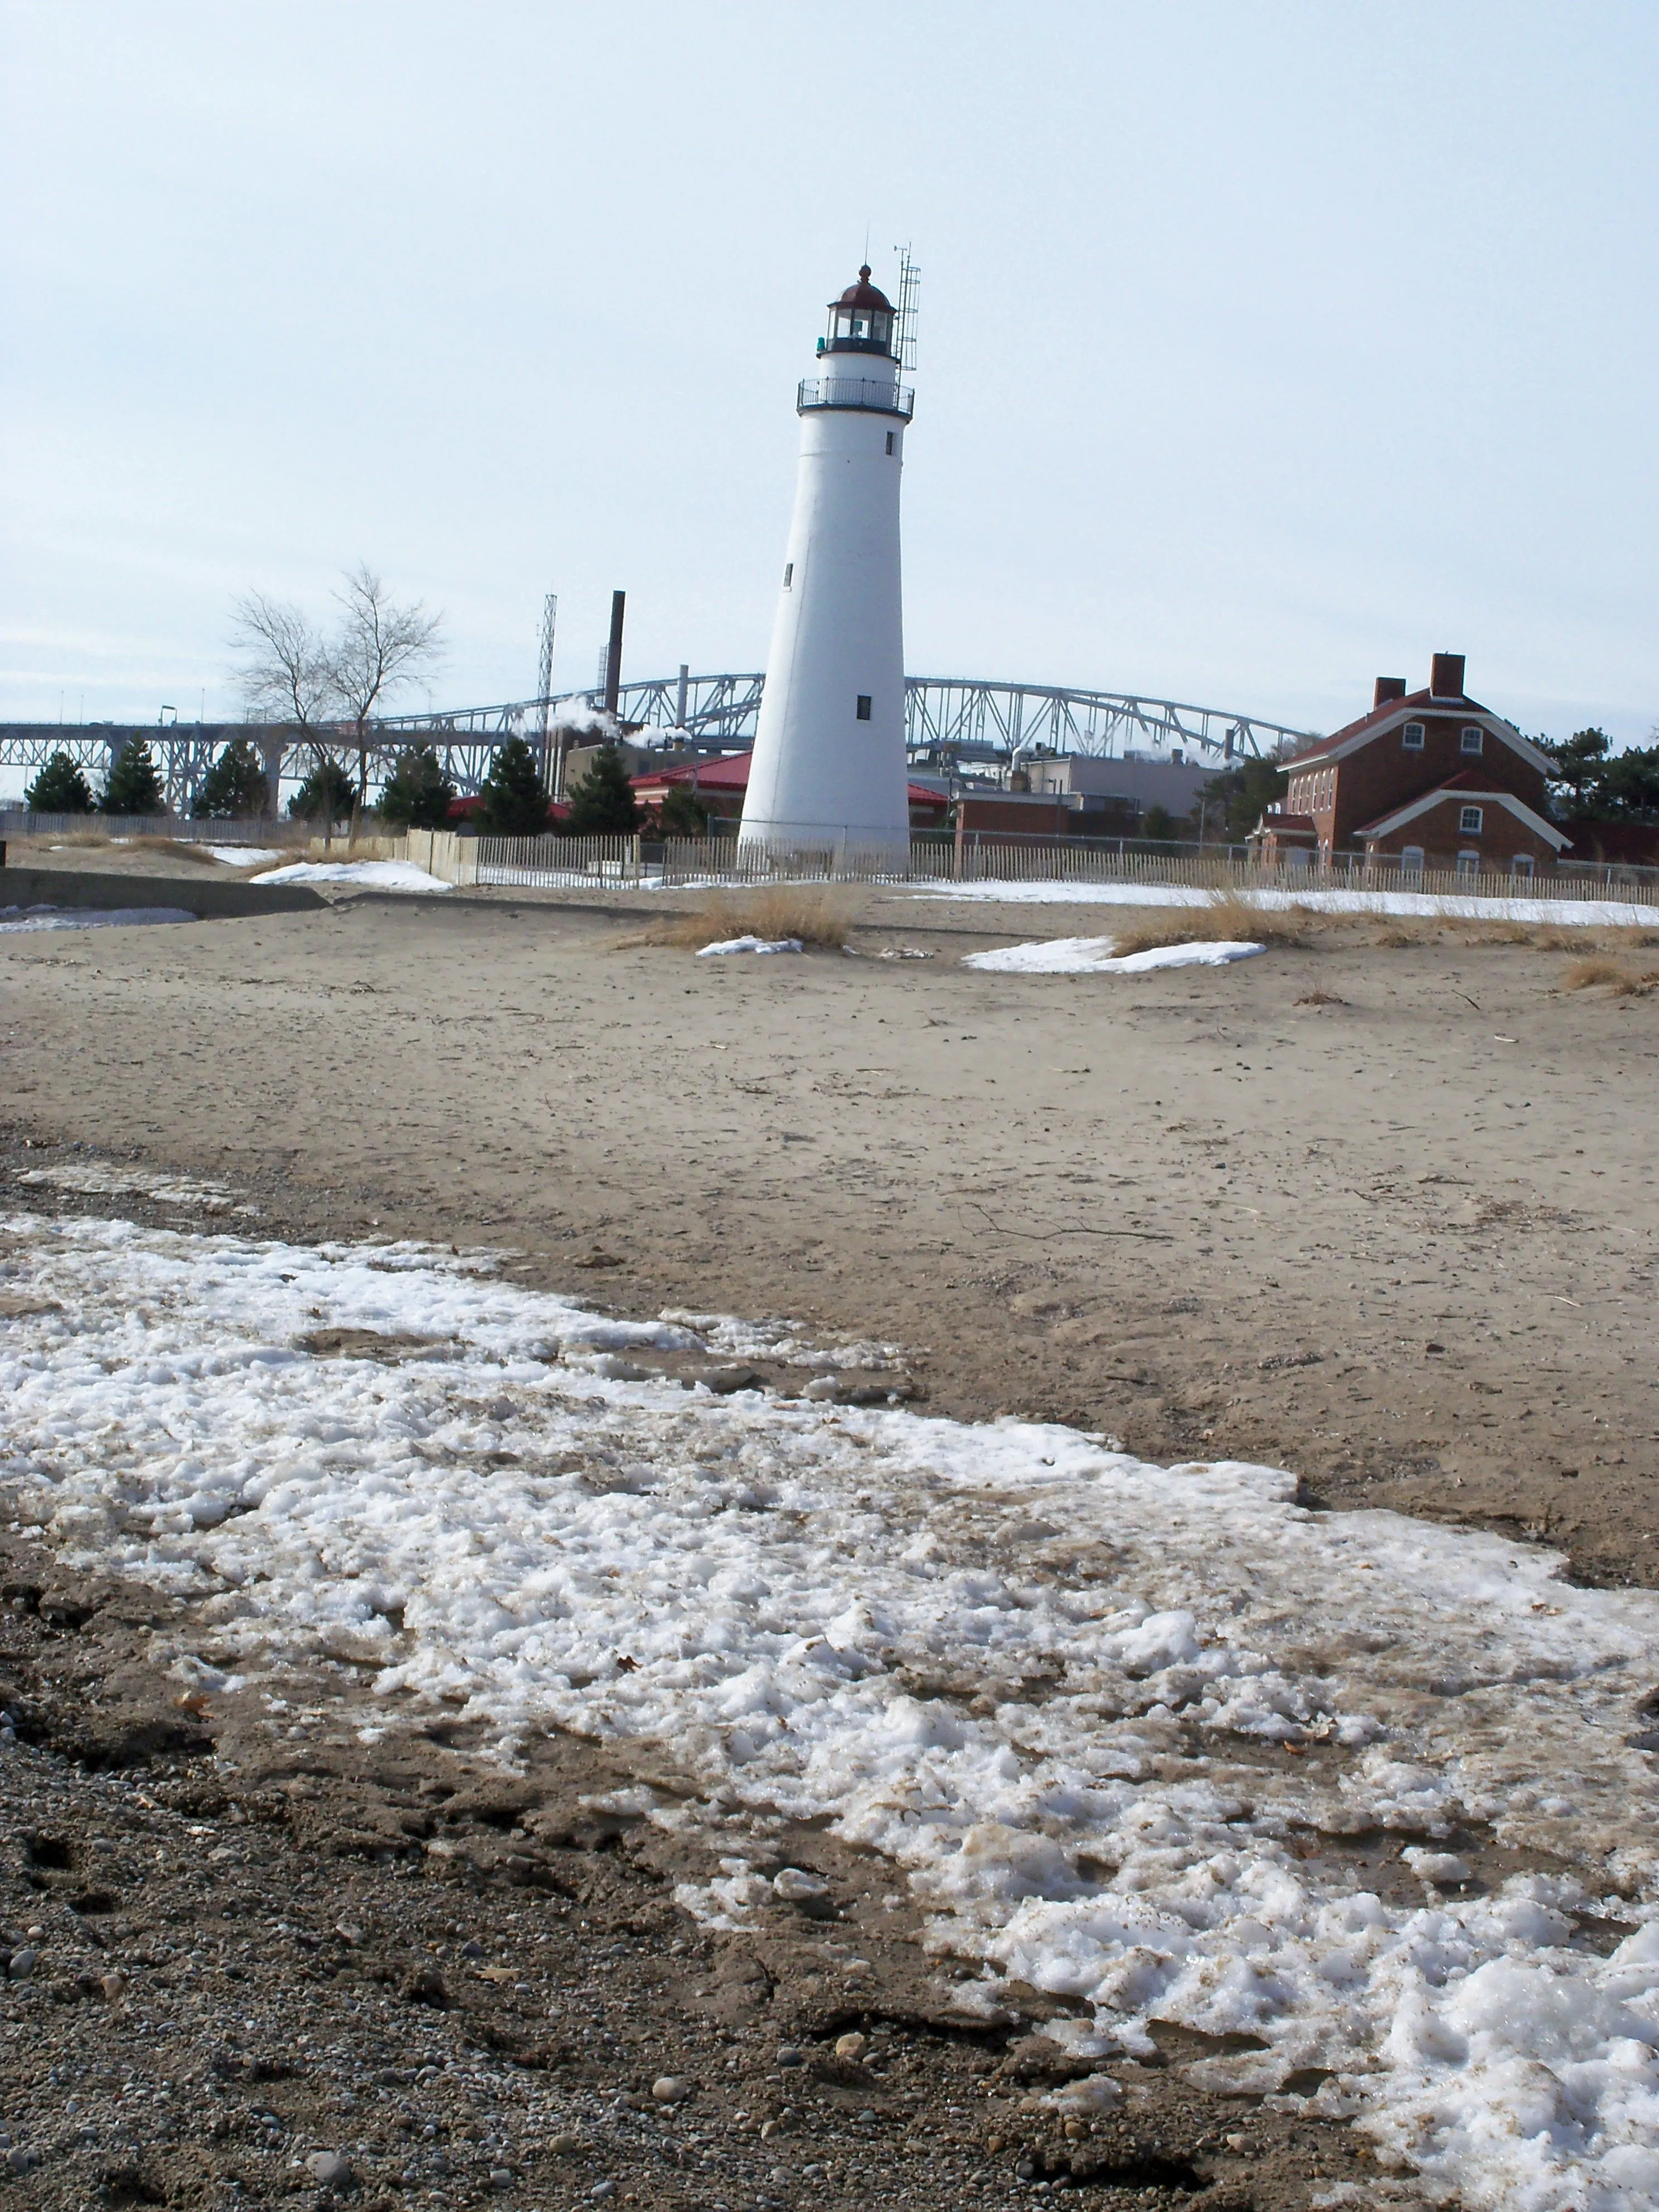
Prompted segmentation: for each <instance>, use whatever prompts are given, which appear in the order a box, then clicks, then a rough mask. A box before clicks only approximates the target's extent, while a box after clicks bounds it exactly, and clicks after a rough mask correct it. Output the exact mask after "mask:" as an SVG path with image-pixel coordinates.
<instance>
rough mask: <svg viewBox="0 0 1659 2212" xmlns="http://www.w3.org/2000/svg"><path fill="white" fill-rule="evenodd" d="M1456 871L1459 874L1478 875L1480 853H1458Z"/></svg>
mask: <svg viewBox="0 0 1659 2212" xmlns="http://www.w3.org/2000/svg"><path fill="white" fill-rule="evenodd" d="M1457 872H1458V874H1459V875H1460V876H1478V875H1479V874H1480V854H1479V853H1460V854H1458V856H1457Z"/></svg>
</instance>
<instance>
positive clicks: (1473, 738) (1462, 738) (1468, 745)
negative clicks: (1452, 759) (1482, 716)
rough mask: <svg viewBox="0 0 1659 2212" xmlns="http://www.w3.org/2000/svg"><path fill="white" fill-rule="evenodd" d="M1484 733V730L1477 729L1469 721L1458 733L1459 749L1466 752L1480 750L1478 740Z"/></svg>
mask: <svg viewBox="0 0 1659 2212" xmlns="http://www.w3.org/2000/svg"><path fill="white" fill-rule="evenodd" d="M1484 735H1485V732H1484V731H1481V730H1479V729H1477V728H1476V727H1475V726H1474V724H1473V723H1470V724H1469V725H1468V727H1467V728H1466V729H1464V730H1462V732H1460V733H1459V736H1458V739H1457V743H1458V746H1459V749H1460V750H1462V751H1463V752H1466V753H1478V752H1479V751H1480V741H1481V738H1483V736H1484Z"/></svg>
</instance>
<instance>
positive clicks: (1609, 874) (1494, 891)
mask: <svg viewBox="0 0 1659 2212" xmlns="http://www.w3.org/2000/svg"><path fill="white" fill-rule="evenodd" d="M382 849H383V850H385V851H386V852H388V853H393V852H395V853H396V854H397V856H398V857H403V858H407V859H409V860H413V861H414V862H415V863H416V866H420V867H422V868H425V869H426V870H427V872H428V874H431V875H435V876H437V877H438V878H441V880H442V881H443V882H445V883H450V884H492V885H497V886H500V887H501V888H505V889H517V890H583V889H599V888H605V887H610V888H612V889H617V888H626V887H628V886H630V885H638V884H643V883H652V884H660V885H662V886H663V887H665V888H672V889H680V890H693V889H696V888H697V887H698V886H700V885H704V884H707V885H708V886H710V887H713V886H716V885H728V884H729V885H732V886H733V887H738V888H741V887H742V886H743V885H744V884H773V883H866V884H870V883H889V884H891V883H916V884H952V883H1014V884H1026V883H1071V884H1137V885H1142V886H1145V887H1146V888H1148V889H1157V888H1163V889H1168V890H1208V891H1217V892H1223V893H1226V892H1234V893H1237V895H1238V896H1241V897H1249V896H1252V895H1254V894H1255V893H1258V892H1261V891H1273V892H1276V893H1280V894H1283V895H1285V896H1290V897H1292V898H1294V897H1296V896H1299V895H1304V894H1306V893H1308V892H1313V891H1322V890H1355V891H1380V890H1409V891H1418V892H1421V893H1423V894H1424V895H1425V896H1428V897H1431V898H1458V899H1509V898H1517V897H1521V898H1537V899H1545V900H1564V901H1582V900H1585V899H1594V900H1597V901H1612V902H1615V903H1618V904H1620V905H1634V906H1640V905H1650V904H1651V905H1659V870H1656V869H1652V868H1627V867H1621V866H1613V865H1604V864H1601V863H1595V864H1591V863H1588V862H1585V863H1579V864H1571V863H1569V864H1568V866H1566V867H1565V868H1563V869H1562V870H1560V871H1559V872H1551V873H1550V874H1548V875H1543V876H1539V877H1537V878H1531V877H1525V876H1511V875H1500V874H1498V873H1495V872H1494V873H1491V874H1485V875H1468V874H1464V873H1462V872H1460V871H1459V870H1458V869H1457V868H1456V866H1455V865H1449V866H1444V867H1429V868H1425V869H1420V870H1407V871H1402V870H1401V868H1400V867H1399V866H1398V865H1397V864H1390V863H1389V862H1386V861H1380V862H1379V861H1373V862H1370V863H1364V862H1363V861H1359V860H1358V856H1356V865H1354V866H1347V865H1345V864H1343V863H1341V862H1339V863H1338V864H1336V865H1334V866H1323V867H1321V866H1305V867H1297V866H1289V865H1279V866H1262V865H1261V864H1260V863H1258V862H1257V861H1255V860H1253V859H1249V858H1245V857H1242V856H1240V855H1238V854H1237V853H1236V852H1235V853H1230V852H1229V851H1228V850H1227V849H1226V848H1215V849H1212V850H1211V851H1209V852H1205V851H1202V850H1191V851H1188V852H1187V853H1148V852H1133V851H1126V850H1122V849H1114V848H1111V847H1109V846H1105V845H1103V844H1101V843H1093V844H1091V843H1085V842H1083V841H1081V840H1079V842H1077V843H1075V844H1073V845H1059V844H1055V843H1052V842H1048V841H1047V840H1042V841H1036V840H1033V841H1031V842H1029V843H1026V842H1019V843H1014V842H1007V841H1004V840H1000V839H999V840H992V839H989V838H987V839H986V840H984V841H983V842H978V841H972V840H970V841H969V842H965V843H964V844H963V846H962V847H960V848H958V847H957V846H956V845H955V844H953V843H952V842H951V841H950V840H949V839H946V838H919V839H917V840H915V842H913V843H912V845H911V846H910V848H909V850H908V853H907V852H906V851H904V850H903V849H902V848H900V849H898V850H895V849H894V848H892V847H891V846H889V845H870V846H860V845H856V844H852V843H848V842H842V841H841V840H839V839H836V838H825V839H824V840H823V842H821V843H814V842H811V841H809V840H806V839H804V838H797V839H792V840H790V841H788V842H781V841H779V842H770V843H763V842H760V841H758V840H749V839H744V840H743V841H742V842H739V841H738V839H737V838H735V837H671V838H669V839H668V840H667V841H666V842H664V843H661V844H648V843H644V842H641V839H639V838H637V837H561V836H556V835H550V836H541V837H461V836H456V835H455V834H454V833H453V832H452V831H448V830H412V831H410V835H409V836H408V837H407V838H405V839H404V840H402V841H400V842H398V844H396V845H395V846H394V845H393V844H392V842H391V841H382Z"/></svg>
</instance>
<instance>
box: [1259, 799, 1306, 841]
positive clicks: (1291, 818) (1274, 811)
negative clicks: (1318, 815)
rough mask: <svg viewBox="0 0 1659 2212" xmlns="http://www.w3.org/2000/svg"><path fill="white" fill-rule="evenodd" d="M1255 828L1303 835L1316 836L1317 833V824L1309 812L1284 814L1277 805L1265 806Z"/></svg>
mask: <svg viewBox="0 0 1659 2212" xmlns="http://www.w3.org/2000/svg"><path fill="white" fill-rule="evenodd" d="M1256 829H1258V830H1259V831H1265V830H1268V829H1277V830H1280V831H1285V830H1289V831H1291V832H1293V833H1294V834H1295V835H1297V836H1304V837H1316V836H1318V835H1319V824H1318V823H1316V821H1315V820H1314V818H1313V816H1312V815H1311V814H1286V813H1285V812H1283V811H1281V810H1280V809H1279V807H1277V806H1270V807H1268V808H1267V811H1266V812H1265V813H1264V814H1263V815H1262V817H1261V821H1260V822H1258V823H1257V824H1256Z"/></svg>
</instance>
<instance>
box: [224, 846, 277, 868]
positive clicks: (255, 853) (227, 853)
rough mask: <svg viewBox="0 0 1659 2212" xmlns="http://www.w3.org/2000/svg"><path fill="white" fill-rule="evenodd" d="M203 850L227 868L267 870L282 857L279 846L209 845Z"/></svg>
mask: <svg viewBox="0 0 1659 2212" xmlns="http://www.w3.org/2000/svg"><path fill="white" fill-rule="evenodd" d="M205 849H206V850H207V851H208V852H210V853H211V854H212V855H213V857H214V859H215V860H222V861H223V862H224V864H225V866H227V867H228V868H269V867H270V866H274V864H275V863H276V861H278V860H281V859H282V857H283V848H282V847H281V846H280V845H209V846H208V847H207V848H205Z"/></svg>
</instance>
